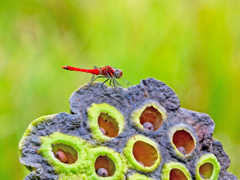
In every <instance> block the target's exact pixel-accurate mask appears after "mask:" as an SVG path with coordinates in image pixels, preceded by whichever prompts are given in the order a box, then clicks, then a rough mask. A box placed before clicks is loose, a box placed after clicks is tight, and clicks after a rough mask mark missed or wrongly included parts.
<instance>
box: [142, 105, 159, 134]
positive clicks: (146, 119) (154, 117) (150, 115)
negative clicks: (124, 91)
mask: <svg viewBox="0 0 240 180" xmlns="http://www.w3.org/2000/svg"><path fill="white" fill-rule="evenodd" d="M139 120H140V123H141V124H142V125H143V126H144V124H146V123H151V124H152V126H153V128H145V126H144V128H145V129H148V130H150V131H156V130H158V129H159V128H160V127H161V125H162V123H163V116H162V114H161V113H160V112H159V111H158V110H157V109H156V108H154V107H153V106H147V107H146V108H145V109H144V110H143V111H142V113H141V115H140V117H139ZM147 127H148V126H147Z"/></svg>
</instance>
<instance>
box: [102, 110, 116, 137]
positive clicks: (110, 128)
mask: <svg viewBox="0 0 240 180" xmlns="http://www.w3.org/2000/svg"><path fill="white" fill-rule="evenodd" d="M98 126H99V129H100V130H101V132H102V133H103V135H105V136H108V137H110V138H112V137H117V136H118V133H119V127H118V123H117V122H116V120H115V119H114V118H112V117H111V116H109V115H108V114H107V113H100V115H99V116H98Z"/></svg>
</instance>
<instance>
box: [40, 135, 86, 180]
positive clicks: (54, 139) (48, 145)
mask: <svg viewBox="0 0 240 180" xmlns="http://www.w3.org/2000/svg"><path fill="white" fill-rule="evenodd" d="M40 139H41V141H42V144H41V147H40V149H39V153H40V154H42V156H43V157H44V158H46V159H47V161H48V163H49V164H51V165H52V166H53V167H54V169H55V171H56V172H57V173H59V174H69V172H71V173H73V174H76V175H79V176H80V174H81V173H84V169H85V166H86V164H84V163H83V162H84V160H85V158H86V155H87V153H88V149H89V146H88V145H87V143H86V142H85V141H84V140H82V139H81V138H78V137H75V136H70V135H66V134H62V133H60V132H55V133H53V134H51V135H50V136H42V137H40ZM54 144H64V145H68V146H70V147H71V148H73V149H74V150H75V151H76V152H77V160H76V162H74V163H73V164H65V163H63V162H61V161H60V160H58V159H57V158H56V157H55V155H54V153H53V152H52V146H53V145H54Z"/></svg>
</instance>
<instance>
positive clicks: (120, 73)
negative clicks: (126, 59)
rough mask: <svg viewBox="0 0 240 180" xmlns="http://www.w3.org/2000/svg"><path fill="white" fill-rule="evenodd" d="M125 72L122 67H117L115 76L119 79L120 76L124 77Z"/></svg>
mask: <svg viewBox="0 0 240 180" xmlns="http://www.w3.org/2000/svg"><path fill="white" fill-rule="evenodd" d="M122 75H123V73H122V71H121V70H120V69H115V73H114V76H115V78H117V79H119V78H120V77H122Z"/></svg>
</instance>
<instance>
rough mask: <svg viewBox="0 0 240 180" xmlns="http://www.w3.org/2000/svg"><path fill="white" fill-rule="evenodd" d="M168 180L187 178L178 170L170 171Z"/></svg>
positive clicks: (184, 179)
mask: <svg viewBox="0 0 240 180" xmlns="http://www.w3.org/2000/svg"><path fill="white" fill-rule="evenodd" d="M170 180H187V177H186V176H185V174H184V173H183V172H182V171H181V170H180V169H172V170H171V171H170Z"/></svg>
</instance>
